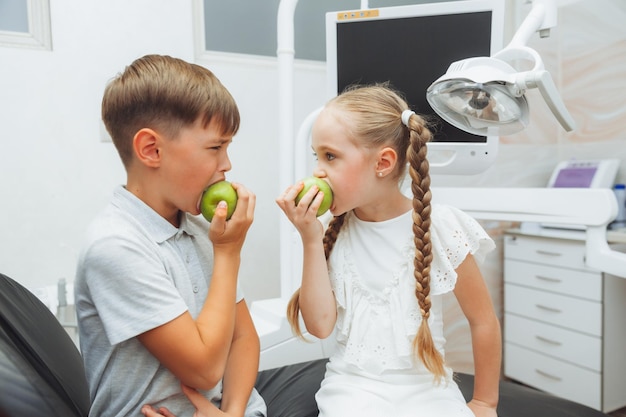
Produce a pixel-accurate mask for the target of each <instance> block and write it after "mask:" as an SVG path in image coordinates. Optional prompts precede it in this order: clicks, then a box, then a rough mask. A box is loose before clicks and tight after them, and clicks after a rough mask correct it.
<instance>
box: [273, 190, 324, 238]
mask: <svg viewBox="0 0 626 417" xmlns="http://www.w3.org/2000/svg"><path fill="white" fill-rule="evenodd" d="M303 188H304V183H303V182H302V181H299V182H297V183H296V184H294V185H292V186H290V187H288V188H287V189H286V190H285V191H284V192H283V193H282V194H281V195H280V196H279V197H278V198H277V199H276V204H278V206H279V207H280V208H281V210H282V211H283V212H284V213H285V215H286V216H287V218H288V219H289V221H290V222H291V223H293V225H294V226H295V227H296V229H297V230H298V232H300V235H301V236H302V239H303V240H305V239H307V238H315V239H317V238H319V239H321V237H322V236H323V234H324V226H323V225H322V223H321V222H320V221H319V220H317V209H319V207H320V205H321V204H322V200H323V199H324V196H323V194H322V193H318V191H319V188H318V187H317V186H315V185H314V186H312V187H311V189H310V190H309V191H308V192H307V193H306V194H305V195H304V196H303V197H302V198H301V199H300V202H299V203H298V205H296V196H297V195H298V193H300V191H301V190H302V189H303Z"/></svg>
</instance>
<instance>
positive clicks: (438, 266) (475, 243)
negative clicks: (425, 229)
mask: <svg viewBox="0 0 626 417" xmlns="http://www.w3.org/2000/svg"><path fill="white" fill-rule="evenodd" d="M353 216H354V214H353V213H349V214H348V217H347V218H346V223H345V224H344V226H343V228H342V229H341V232H340V233H339V235H338V237H337V242H336V243H335V247H334V249H333V251H332V253H331V257H330V260H329V266H330V269H329V271H330V279H331V284H332V287H333V290H334V292H335V297H336V302H337V309H338V315H337V324H336V337H337V342H338V343H339V347H340V349H338V352H337V353H336V354H338V355H341V356H342V359H343V360H344V361H346V362H348V363H350V364H353V365H355V366H357V367H359V368H361V369H363V370H366V371H368V372H371V373H374V374H381V373H382V372H384V371H386V370H407V369H410V368H414V367H416V366H417V367H422V368H423V365H422V364H421V363H420V364H415V363H414V360H413V353H412V343H413V339H414V337H415V334H416V333H417V329H418V327H419V324H420V321H421V319H422V318H421V315H420V313H419V306H418V303H417V299H416V297H415V278H414V277H413V259H414V254H415V245H414V243H413V237H412V236H409V237H410V238H405V240H406V241H405V242H404V243H403V244H402V260H403V261H402V264H401V265H394V266H390V274H389V277H387V278H381V279H388V281H387V283H386V285H385V286H384V289H383V290H382V291H380V292H376V293H374V292H372V291H370V290H369V289H368V288H367V287H366V286H365V285H363V283H362V280H361V277H360V276H359V274H358V269H357V267H356V262H358V260H357V259H355V257H354V256H353V254H352V251H351V248H350V246H349V241H350V230H351V222H352V221H354V220H353ZM407 218H409V219H410V216H407ZM431 220H432V222H431V239H432V247H433V261H432V264H431V293H430V294H431V300H432V304H433V308H432V310H431V317H430V320H429V324H430V325H431V332H432V334H433V339H434V340H435V343H436V346H437V348H438V349H439V350H440V351H441V352H442V354H443V345H444V343H445V339H444V338H443V324H442V321H441V317H440V315H439V317H438V313H439V310H440V305H438V303H439V302H440V300H439V297H436V296H437V295H441V294H444V293H446V292H449V291H451V290H453V289H454V286H455V284H456V279H457V274H456V272H455V269H456V267H458V266H459V265H460V263H461V262H462V261H463V260H464V259H465V257H466V256H467V254H468V253H471V254H473V255H474V257H475V258H476V259H477V261H478V262H480V261H482V260H483V258H484V256H485V254H486V253H487V252H488V251H490V250H492V249H493V248H494V247H495V245H494V243H493V241H492V240H491V238H489V236H488V235H487V233H486V232H485V231H484V230H483V229H482V227H481V226H480V225H479V224H478V223H477V222H476V221H475V220H474V219H473V218H471V217H469V216H468V215H466V214H465V213H463V212H461V211H459V210H457V209H454V208H452V207H449V206H441V205H434V206H433V210H432V216H431ZM407 227H408V228H409V230H411V229H410V227H411V225H410V224H407ZM394 271H395V272H394Z"/></svg>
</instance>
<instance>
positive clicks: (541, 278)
mask: <svg viewBox="0 0 626 417" xmlns="http://www.w3.org/2000/svg"><path fill="white" fill-rule="evenodd" d="M535 278H537V279H540V280H542V281H548V282H563V280H562V279H558V278H550V277H544V276H543V275H535Z"/></svg>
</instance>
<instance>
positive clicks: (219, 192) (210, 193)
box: [200, 181, 237, 221]
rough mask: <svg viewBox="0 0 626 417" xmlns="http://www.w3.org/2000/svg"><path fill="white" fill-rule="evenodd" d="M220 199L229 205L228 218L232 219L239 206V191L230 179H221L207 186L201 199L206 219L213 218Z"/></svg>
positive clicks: (201, 208) (202, 210) (201, 209)
mask: <svg viewBox="0 0 626 417" xmlns="http://www.w3.org/2000/svg"><path fill="white" fill-rule="evenodd" d="M220 201H225V202H226V204H227V205H228V212H227V214H226V220H228V219H230V217H231V216H232V215H233V212H234V211H235V207H237V191H235V189H234V188H233V186H232V184H231V183H230V182H228V181H219V182H216V183H215V184H213V185H211V186H210V187H209V188H207V189H206V190H205V191H204V193H203V194H202V199H201V200H200V211H201V212H202V215H203V216H204V218H205V219H207V220H208V221H211V220H213V216H214V215H215V209H216V208H217V204H218V203H219V202H220Z"/></svg>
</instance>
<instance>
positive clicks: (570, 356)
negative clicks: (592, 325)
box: [504, 314, 602, 372]
mask: <svg viewBox="0 0 626 417" xmlns="http://www.w3.org/2000/svg"><path fill="white" fill-rule="evenodd" d="M504 340H505V342H506V343H512V344H515V345H518V346H521V347H524V348H528V349H531V350H533V351H535V352H538V353H541V354H544V355H547V356H551V357H553V358H555V359H560V360H562V361H565V362H569V363H571V364H574V365H579V366H581V367H584V368H588V369H590V370H593V371H597V372H601V370H602V361H601V358H602V340H601V339H600V338H599V337H597V336H589V335H585V334H582V333H578V332H575V331H571V330H566V329H563V328H561V327H556V326H552V325H549V324H545V323H540V322H538V321H535V320H530V319H526V318H523V317H518V316H515V315H512V314H505V316H504Z"/></svg>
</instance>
